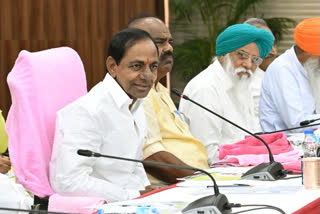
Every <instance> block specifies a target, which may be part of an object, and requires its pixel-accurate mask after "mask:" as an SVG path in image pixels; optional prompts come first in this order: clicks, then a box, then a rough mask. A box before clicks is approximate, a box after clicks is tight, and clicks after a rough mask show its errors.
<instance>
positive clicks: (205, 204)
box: [182, 193, 232, 214]
mask: <svg viewBox="0 0 320 214" xmlns="http://www.w3.org/2000/svg"><path fill="white" fill-rule="evenodd" d="M211 210H213V211H215V210H217V211H215V212H212V213H213V214H219V213H221V214H228V213H231V211H232V209H231V207H229V201H228V199H227V197H226V196H225V195H224V194H220V193H219V194H218V195H208V196H205V197H202V198H199V199H197V200H195V201H193V202H191V203H189V204H188V205H187V206H186V207H185V208H184V209H183V210H182V213H183V214H192V213H200V212H199V211H205V212H204V213H210V211H211ZM201 213H202V212H201Z"/></svg>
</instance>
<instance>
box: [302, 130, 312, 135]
mask: <svg viewBox="0 0 320 214" xmlns="http://www.w3.org/2000/svg"><path fill="white" fill-rule="evenodd" d="M303 133H304V134H313V130H304V132H303Z"/></svg>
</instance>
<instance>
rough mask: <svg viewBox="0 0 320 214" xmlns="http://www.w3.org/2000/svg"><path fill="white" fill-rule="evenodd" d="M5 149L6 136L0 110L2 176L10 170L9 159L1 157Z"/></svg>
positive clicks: (0, 168) (6, 143)
mask: <svg viewBox="0 0 320 214" xmlns="http://www.w3.org/2000/svg"><path fill="white" fill-rule="evenodd" d="M7 148H8V135H7V133H6V130H5V121H4V118H3V117H2V114H1V110H0V173H2V174H6V173H7V172H8V171H9V170H10V168H11V163H10V160H9V158H8V157H6V156H3V155H2V154H3V153H4V152H6V150H7Z"/></svg>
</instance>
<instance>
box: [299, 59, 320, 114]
mask: <svg viewBox="0 0 320 214" xmlns="http://www.w3.org/2000/svg"><path fill="white" fill-rule="evenodd" d="M303 67H304V69H305V70H306V72H307V75H308V81H309V83H310V87H311V90H312V95H313V98H314V101H315V103H316V110H317V113H320V61H319V60H318V59H315V58H309V59H308V60H307V61H306V62H305V63H304V64H303Z"/></svg>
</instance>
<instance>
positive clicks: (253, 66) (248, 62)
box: [242, 57, 257, 71]
mask: <svg viewBox="0 0 320 214" xmlns="http://www.w3.org/2000/svg"><path fill="white" fill-rule="evenodd" d="M242 66H243V67H244V68H245V69H250V70H251V71H254V70H255V69H256V68H257V67H256V64H255V63H253V62H252V59H251V58H250V57H249V58H248V59H246V60H245V61H244V63H242Z"/></svg>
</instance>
